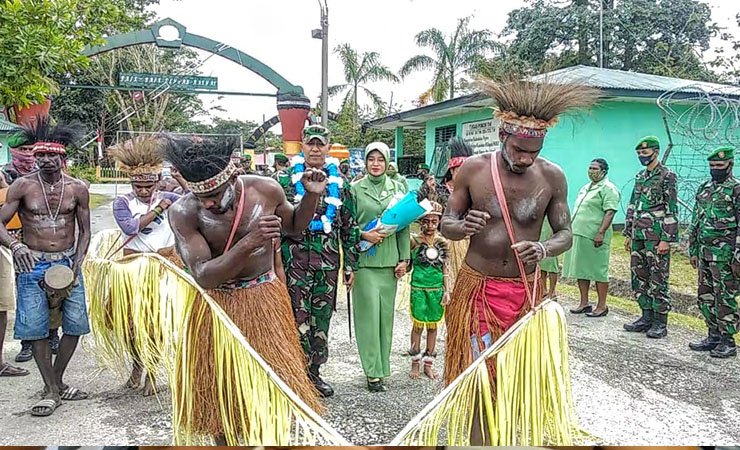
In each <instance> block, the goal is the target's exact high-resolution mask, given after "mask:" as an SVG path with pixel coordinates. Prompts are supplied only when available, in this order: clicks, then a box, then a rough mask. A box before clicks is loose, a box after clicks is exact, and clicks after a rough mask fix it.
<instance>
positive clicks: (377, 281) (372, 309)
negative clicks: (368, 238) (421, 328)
mask: <svg viewBox="0 0 740 450" xmlns="http://www.w3.org/2000/svg"><path fill="white" fill-rule="evenodd" d="M397 286H398V280H396V275H395V273H394V268H393V267H384V268H371V267H363V268H360V269H359V270H358V271H357V272H355V285H354V287H353V289H352V310H353V317H354V321H355V336H356V339H357V350H358V351H359V353H360V361H361V362H362V370H363V371H364V372H365V376H367V377H368V378H386V377H389V376H390V375H391V345H392V344H393V314H394V312H395V307H394V304H395V301H396V288H397Z"/></svg>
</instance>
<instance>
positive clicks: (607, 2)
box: [600, 0, 614, 69]
mask: <svg viewBox="0 0 740 450" xmlns="http://www.w3.org/2000/svg"><path fill="white" fill-rule="evenodd" d="M600 1H601V2H602V5H603V7H604V19H606V18H607V17H611V16H612V15H613V14H614V0H600ZM610 31H611V30H609V31H607V28H606V27H604V67H605V68H607V69H608V68H609V67H610V65H611V40H610V37H611V34H610Z"/></svg>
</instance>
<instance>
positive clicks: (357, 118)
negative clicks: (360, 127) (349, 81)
mask: <svg viewBox="0 0 740 450" xmlns="http://www.w3.org/2000/svg"><path fill="white" fill-rule="evenodd" d="M357 89H358V86H357V82H355V91H354V94H352V103H354V105H352V106H353V107H354V108H355V117H354V120H355V123H359V122H360V106H359V105H358V104H357V94H358V92H357Z"/></svg>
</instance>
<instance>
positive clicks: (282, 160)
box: [275, 153, 288, 164]
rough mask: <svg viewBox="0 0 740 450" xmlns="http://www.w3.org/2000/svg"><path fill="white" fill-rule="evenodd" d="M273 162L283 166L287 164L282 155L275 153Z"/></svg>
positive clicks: (286, 159)
mask: <svg viewBox="0 0 740 450" xmlns="http://www.w3.org/2000/svg"><path fill="white" fill-rule="evenodd" d="M275 162H279V163H283V164H285V163H287V162H288V157H287V156H285V154H283V153H275Z"/></svg>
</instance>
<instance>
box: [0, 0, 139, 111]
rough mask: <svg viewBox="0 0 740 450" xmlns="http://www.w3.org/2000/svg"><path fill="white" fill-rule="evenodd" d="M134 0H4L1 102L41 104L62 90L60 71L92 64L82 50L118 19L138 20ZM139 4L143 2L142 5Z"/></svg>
mask: <svg viewBox="0 0 740 450" xmlns="http://www.w3.org/2000/svg"><path fill="white" fill-rule="evenodd" d="M142 3H147V2H146V1H144V2H141V1H134V2H132V1H131V0H49V1H26V0H4V1H2V2H0V18H2V20H0V42H2V45H0V104H1V105H3V106H6V107H7V106H12V105H16V104H17V105H22V106H27V105H29V104H31V103H40V102H43V101H44V99H45V98H46V97H47V96H48V95H50V94H53V93H55V92H57V90H58V85H57V83H56V82H55V80H54V79H53V76H54V75H55V74H60V73H67V72H75V71H77V70H80V69H83V68H85V67H87V64H88V62H89V60H88V58H86V57H85V56H83V55H82V54H81V51H82V49H83V48H84V47H85V46H86V45H91V44H99V43H100V42H101V38H102V36H103V35H104V34H105V33H106V32H108V31H110V30H111V29H112V28H113V27H114V24H118V23H127V22H130V21H133V20H134V19H135V18H136V17H139V16H138V15H137V14H131V15H127V14H126V7H127V4H137V5H138V6H141V4H142ZM138 6H137V7H138Z"/></svg>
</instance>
